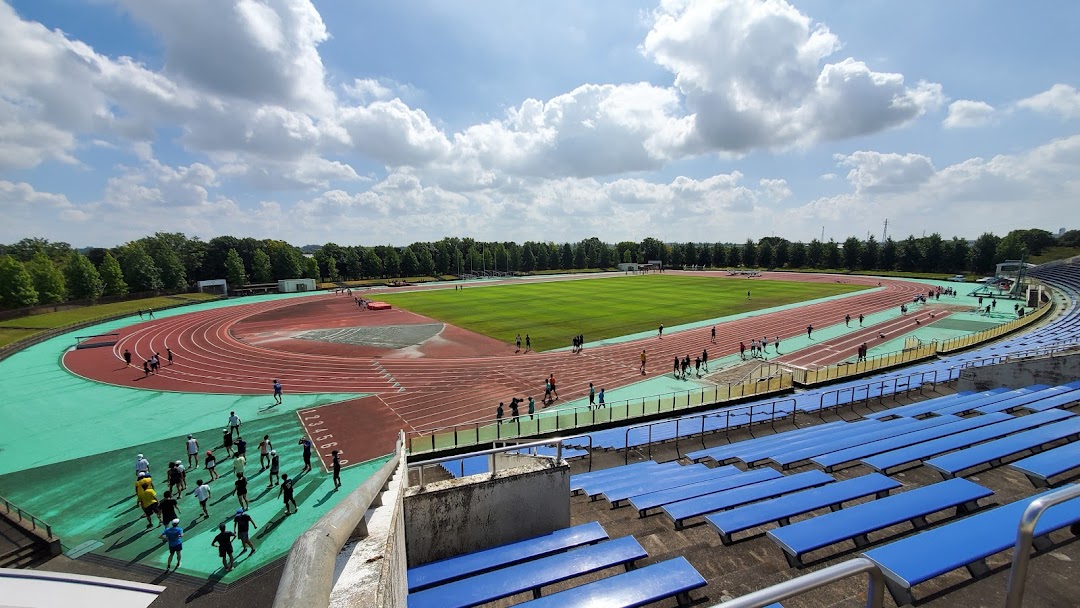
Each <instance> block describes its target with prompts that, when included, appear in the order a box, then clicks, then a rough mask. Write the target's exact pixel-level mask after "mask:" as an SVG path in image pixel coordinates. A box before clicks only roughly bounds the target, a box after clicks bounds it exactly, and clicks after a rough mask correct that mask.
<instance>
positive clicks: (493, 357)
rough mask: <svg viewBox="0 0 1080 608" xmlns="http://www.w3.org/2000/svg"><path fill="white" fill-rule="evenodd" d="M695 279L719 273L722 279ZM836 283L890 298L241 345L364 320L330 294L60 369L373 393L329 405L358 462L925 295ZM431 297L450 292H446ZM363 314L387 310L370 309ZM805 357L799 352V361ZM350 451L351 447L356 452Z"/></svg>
mask: <svg viewBox="0 0 1080 608" xmlns="http://www.w3.org/2000/svg"><path fill="white" fill-rule="evenodd" d="M687 274H695V273H687ZM697 274H701V275H703V276H717V275H716V273H697ZM769 278H780V279H783V280H801V281H814V282H836V281H837V280H838V278H837V276H835V275H813V274H807V275H794V274H788V273H765V276H764V277H763V278H762V279H747V280H763V279H764V280H767V279H769ZM839 280H843V281H844V282H848V283H853V284H864V285H878V284H880V285H881V286H882V287H883V289H880V290H875V291H870V292H863V293H858V294H856V295H853V296H849V297H847V298H844V299H842V300H837V301H829V302H823V303H817V304H811V305H807V306H803V307H800V308H798V309H793V310H788V311H780V312H774V313H768V314H762V315H757V316H752V317H748V318H744V319H739V320H734V321H729V322H725V323H723V324H719V325H717V326H716V329H717V335H716V342H715V343H713V342H711V340H710V337H709V329H708V328H700V329H694V330H687V331H682V332H674V331H671V330H669V332H670V333H668V332H665V335H664V337H663V339H657V338H656V337H655V336H652V337H650V338H645V339H641V340H636V341H632V342H624V343H620V344H613V345H609V346H596V347H589V346H588V344H586V349H585V350H584V351H583V352H582V353H579V354H573V353H570V352H549V353H536V352H533V353H528V354H515V353H514V347H513V345H499V344H498V343H495V348H494V350H492V348H491V343H492V342H493V341H492V340H491V339H489V338H486V337H484V336H479V335H477V334H472V333H471V332H466V331H464V330H461V329H460V328H447V329H448V330H449V329H453V330H454V331H457V332H459V333H464V334H470V335H471V336H472V337H473V338H474V339H475V340H476V341H477V342H478V343H480V344H482V345H483V347H482V348H477V349H465V352H466V353H470V354H466V355H464V356H454V353H452V352H448V351H447V350H446V349H443V351H441V352H440V353H439V355H438V356H422V357H413V358H391V357H381V358H380V357H378V356H363V355H362V354H361V352H362V351H359V350H358V347H355V346H351V345H341V344H331V343H322V342H312V341H308V340H293V339H290V338H287V337H283V338H281V340H280V344H276V345H275V343H274V342H273V341H269V342H262V343H260V344H258V345H255V344H252V343H250V342H247V341H245V340H242V339H239V338H238V337H237V334H238V333H242V332H237V331H236V329H237V325H238V324H241V323H243V322H244V321H245V320H249V319H251V318H252V317H255V316H256V315H262V316H263V317H265V316H267V315H270V316H273V317H280V318H281V319H282V321H281V325H282V326H284V327H290V326H293V327H296V326H299V327H304V328H307V327H308V325H306V324H305V323H306V319H305V317H304V310H305V308H304V307H305V306H310V305H312V303H315V304H317V305H318V306H319V307H320V309H321V310H330V311H333V310H335V307H339V308H340V318H342V319H350V318H352V319H355V318H356V316H355V315H356V306H355V304H354V302H353V301H352V299H351V298H348V297H347V296H335V295H332V294H326V295H324V296H315V297H312V298H296V299H284V300H274V301H268V302H261V303H256V304H250V305H239V306H230V307H224V308H219V309H213V310H207V311H201V312H196V313H191V314H187V315H180V316H176V317H170V318H166V319H161V320H156V321H149V322H144V323H139V324H136V325H133V326H130V327H127V328H124V329H121V330H120V334H121V335H120V336H119V340H118V342H117V343H116V345H115V346H114V347H113V348H112V354H113V357H102V356H101V355H102V354H104V353H103V352H102V351H104V349H87V350H81V351H71V352H69V353H67V354H66V355H65V358H64V363H65V365H67V367H68V368H69V369H71V370H72V371H73V372H75V373H77V374H79V375H82V376H85V377H87V378H90V379H93V380H97V381H101V382H107V383H111V384H117V385H122V386H129V387H135V388H146V389H153V390H172V391H181V392H190V393H232V394H268V393H269V387H270V382H271V380H272V379H273V378H278V379H280V380H281V382H282V384H283V385H284V387H285V398H286V399H288V395H289V393H349V392H352V393H371V394H374V395H376V396H377V398H369V399H357V400H353V401H351V402H346V403H345V404H342V405H341V406H336V405H331V406H325V407H329V408H338V410H339V411H349V412H350V414H349V415H348V416H340V415H339V416H336V418H338V419H340V420H339V421H338V424H339V425H349V426H351V427H353V428H349V429H341V430H338V429H335V431H336V432H337V436H338V438H339V443H340V442H344V443H347V444H348V445H349V446H350V448H349V450H350V452H351V454H352V455H353V459H354V460H353V462H358V461H359V458H358V457H357V455H356V454H357V453H358V452H365V451H366V452H371V457H374V456H378V455H381V454H385V453H387V452H389V451H391V449H392V447H393V441H394V438H395V437H396V434H397V431H398V430H399V429H405V430H407V431H414V430H429V429H434V428H439V427H445V426H450V425H455V424H463V423H473V422H483V421H490V420H492V419H493V418H494V410H495V405H497V404H498V403H499V402H500V401H509V399H510V397H511V396H514V395H517V396H528V395H533V396H535V397H537V398H539V397H540V395H541V391H542V390H543V389H542V387H543V381H544V379H545V378H546V377H547V376H548V374H552V373H554V374H555V377H556V380H557V382H558V383H557V386H558V391H559V396H560V397H561V399H562V400H564V401H565V400H571V399H577V398H580V397H583V396H585V395H586V394H587V392H588V383H589V382H593V383H594V384H595V386H596V387H597V388H598V389H599V388H600V387H605V388H608V389H609V390H610V389H611V388H615V387H618V386H623V385H627V384H630V383H633V382H637V381H639V380H642V379H643V376H642V375H641V374H640V373H639V371H638V366H639V363H640V358H639V355H640V353H641V350H642V349H645V350H646V351H647V353H648V356H649V364H648V366H647V372H648V373H647V376H645V377H650V378H651V377H654V376H657V375H663V374H666V373H668V371H669V370H670V362H671V360H672V359H673V358H674V357H675V356H680V357H681V356H685V355H686V354H690V356H691V357H694V356H696V354H699V353H700V352H701V350H702V349H708V350H709V353H710V358H712V359H716V358H719V357H722V356H725V355H729V354H733V353H737V352H738V347H739V342H740V341H743V342H747V343H748V342H749V340H750V339H751V338H760V337H762V336H768V337H769V340H770V342H771V341H772V340H773V339H774V337H775V336H780V338H781V340H784V339H786V338H790V337H794V336H797V335H802V334H804V333H805V331H806V326H807V325H808V324H812V325H814V327H815V328H824V327H828V326H831V325H836V324H838V323H842V322H843V319H844V315H845V314H850V315H851V316H852V317H854V318H857V317H858V315H859V314H864V315H869V314H871V313H874V312H878V311H880V310H884V309H888V308H890V307H897V306H899V305H900V304H903V303H910V302H911V300H912V298H913V297H914V296H915V295H917V294H919V293H925V292H926V291H927V289H928V287H927V286H925V285H919V284H917V283H912V282H902V281H890V280H886V279H883V280H880V281H879V280H878V279H876V278H869V277H842V278H841V279H839ZM485 284H487V285H492V284H496V283H495V282H486V283H485ZM425 288H431V289H439V288H441V289H450V287H446V286H431V287H425ZM385 291H390V290H385ZM385 291H381V290H368V291H364V292H363V295H364V296H365V297H369V298H370V297H372V296H374V295H377V294H378V293H380V292H385ZM392 312H394V313H404V311H392ZM364 314H366V315H379V314H382V313H381V311H367V312H366V313H364ZM404 314H409V315H411V314H412V313H404ZM413 317H416V318H417V319H418V320H417V321H415V322H433V321H431V320H430V319H426V318H424V317H420V316H419V315H413ZM387 318H397V319H399V317H389V316H388V317H387ZM290 319H291V321H290ZM371 319H375V320H374V321H371ZM394 322H395V323H396V322H398V321H394ZM906 322H907V323H911V322H912V321H910V320H908V321H906ZM365 323H378V318H377V317H366V320H365ZM862 341H866V340H865V339H860V343H861V342H862ZM298 342H303V345H302V348H301V347H300V346H297V345H296V344H295V343H298ZM166 345H168V346H169V347H170V348H171V349H172V351H173V352H174V353H175V355H176V361H175V364H174V365H171V366H170V365H163V366H162V370H161V372H160V374H158V375H156V376H151V377H149V378H145V379H144V378H143V377H142V372H141V370H135V369H131V368H124V366H123V363H122V353H123V351H124V349H130V350H131V352H132V354H133V361H134V362H138V363H140V364H141V362H142V360H143V359H146V358H149V357H150V355H151V354H152V353H154V352H158V353H165V347H166ZM290 345H293V347H290ZM500 349H501V352H500ZM849 350H850V349H849ZM95 351H97V352H95ZM300 351H303V352H300ZM489 351H490V352H491V354H487V355H483V356H477V355H475V354H474V353H476V352H489ZM806 353H807V351H803V352H802V353H800V355H805V354H806ZM847 354H850V353H845V356H846V355H847ZM833 355H834V356H835V352H834V353H833ZM841 358H843V357H841ZM537 400H538V401H539V399H537ZM350 407H351V409H349V408H350ZM313 411H314V410H305V412H303V413H302V414H301V416H304V415H310V414H311V413H312V412H313ZM350 420H351V421H352V423H351V425H350V424H349V421H350ZM343 436H347V439H342V437H343ZM354 443H355V444H356V445H355V446H353V445H352V444H354Z"/></svg>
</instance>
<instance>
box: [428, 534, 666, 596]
mask: <svg viewBox="0 0 1080 608" xmlns="http://www.w3.org/2000/svg"><path fill="white" fill-rule="evenodd" d="M644 557H648V554H647V553H646V552H645V549H643V548H642V547H641V545H640V544H639V543H638V542H637V540H635V539H634V537H633V536H624V537H622V538H617V539H615V540H610V541H607V542H603V543H598V544H595V545H589V546H587V547H581V548H578V549H574V550H572V551H568V552H566V553H560V554H557V555H549V556H547V557H542V558H540V559H535V560H532V561H528V562H524V563H520V564H517V565H515V566H508V567H506V568H500V569H498V570H491V571H489V572H485V573H483V574H477V575H475V576H470V577H469V578H463V579H460V580H457V581H454V582H451V583H446V584H443V585H438V586H435V587H428V588H427V589H424V590H423V591H419V592H416V593H410V594H409V596H408V604H409V608H465V607H467V606H479V605H480V604H486V603H488V602H493V601H495V600H497V599H501V598H504V597H508V596H511V595H517V594H518V593H524V592H526V591H532V592H533V596H534V597H540V589H541V588H542V587H544V586H545V585H550V584H553V583H558V582H561V581H565V580H568V579H571V578H574V577H575V576H580V575H582V574H588V573H590V572H598V571H600V570H605V569H607V568H612V567H615V566H625V567H626V568H627V570H629V569H631V568H632V567H633V563H634V562H635V561H636V560H639V559H642V558H644Z"/></svg>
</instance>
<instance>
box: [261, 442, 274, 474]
mask: <svg viewBox="0 0 1080 608" xmlns="http://www.w3.org/2000/svg"><path fill="white" fill-rule="evenodd" d="M272 449H274V444H272V443H270V436H269V435H263V438H262V441H260V442H259V470H260V471H264V470H266V467H268V466H270V450H272Z"/></svg>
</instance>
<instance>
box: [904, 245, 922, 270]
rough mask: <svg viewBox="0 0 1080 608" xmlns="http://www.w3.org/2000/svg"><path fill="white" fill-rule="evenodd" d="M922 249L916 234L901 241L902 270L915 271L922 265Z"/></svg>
mask: <svg viewBox="0 0 1080 608" xmlns="http://www.w3.org/2000/svg"><path fill="white" fill-rule="evenodd" d="M922 261H923V257H922V251H920V250H919V242H918V241H916V240H915V237H914V236H909V237H908V238H906V239H904V242H902V243H900V259H899V266H900V270H903V271H904V272H915V271H917V270H919V269H920V268H921V267H922Z"/></svg>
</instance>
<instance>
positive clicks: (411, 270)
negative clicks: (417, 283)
mask: <svg viewBox="0 0 1080 608" xmlns="http://www.w3.org/2000/svg"><path fill="white" fill-rule="evenodd" d="M401 273H402V274H403V275H405V276H407V277H415V276H418V275H419V274H420V261H419V260H417V259H416V254H415V253H414V252H413V250H412V249H410V248H409V247H406V248H405V250H404V251H402V252H401Z"/></svg>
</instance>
